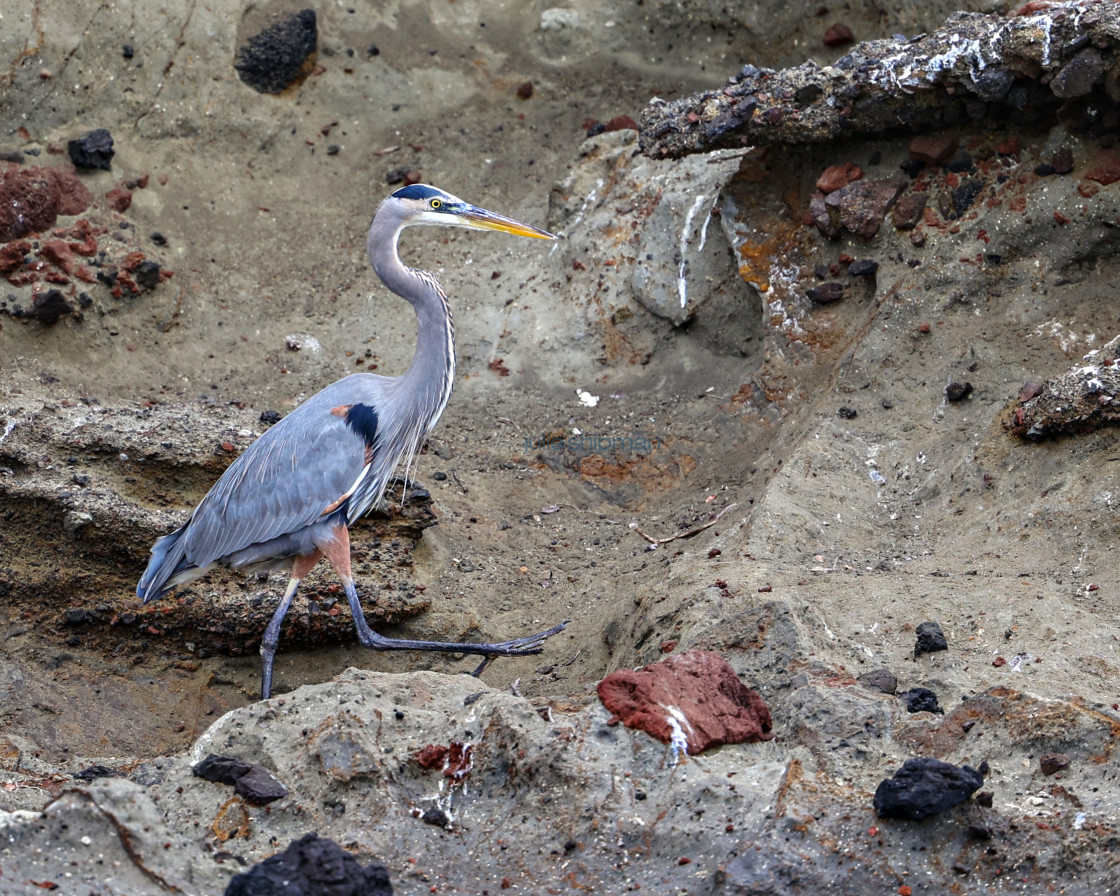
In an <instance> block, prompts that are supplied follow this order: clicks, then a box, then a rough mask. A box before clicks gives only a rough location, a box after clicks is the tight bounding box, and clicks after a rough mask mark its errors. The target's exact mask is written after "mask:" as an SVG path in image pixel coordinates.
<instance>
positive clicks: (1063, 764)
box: [1038, 753, 1069, 775]
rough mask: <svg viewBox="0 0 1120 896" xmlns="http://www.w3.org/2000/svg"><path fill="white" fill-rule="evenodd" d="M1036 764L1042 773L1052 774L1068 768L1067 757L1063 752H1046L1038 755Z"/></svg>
mask: <svg viewBox="0 0 1120 896" xmlns="http://www.w3.org/2000/svg"><path fill="white" fill-rule="evenodd" d="M1038 765H1039V768H1041V769H1042V773H1043V774H1044V775H1052V774H1054V773H1055V772H1060V771H1061V770H1062V769H1063V768H1069V757H1068V756H1067V755H1066V754H1065V753H1047V754H1046V755H1044V756H1041V757H1039V760H1038Z"/></svg>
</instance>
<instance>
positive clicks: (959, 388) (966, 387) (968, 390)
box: [945, 382, 972, 401]
mask: <svg viewBox="0 0 1120 896" xmlns="http://www.w3.org/2000/svg"><path fill="white" fill-rule="evenodd" d="M971 394H972V383H956V382H953V383H949V385H948V386H946V387H945V397H946V398H948V399H949V401H963V400H964V399H966V398H968V396H969V395H971Z"/></svg>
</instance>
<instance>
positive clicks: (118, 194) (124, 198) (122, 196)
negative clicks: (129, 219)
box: [105, 183, 132, 212]
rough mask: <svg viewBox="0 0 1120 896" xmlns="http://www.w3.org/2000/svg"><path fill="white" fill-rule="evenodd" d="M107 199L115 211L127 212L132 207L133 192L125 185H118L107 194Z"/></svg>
mask: <svg viewBox="0 0 1120 896" xmlns="http://www.w3.org/2000/svg"><path fill="white" fill-rule="evenodd" d="M105 198H106V199H108V200H109V207H110V208H111V209H112V210H113V211H115V212H126V211H128V207H129V206H130V205H132V190H130V189H129V188H128V187H126V186H125V185H124V184H123V183H121V184H117V185H116V186H115V187H113V189H111V190H110V191H109V192H108V193H106V194H105Z"/></svg>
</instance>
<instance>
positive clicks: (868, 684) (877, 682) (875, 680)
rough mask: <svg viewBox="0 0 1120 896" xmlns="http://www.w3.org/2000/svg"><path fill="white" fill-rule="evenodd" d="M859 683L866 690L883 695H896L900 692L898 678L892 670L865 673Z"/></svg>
mask: <svg viewBox="0 0 1120 896" xmlns="http://www.w3.org/2000/svg"><path fill="white" fill-rule="evenodd" d="M858 681H859V683H860V684H862V685H863V686H864V687H865V688H869V689H870V690H872V691H879V692H881V693H883V694H894V693H895V691H897V690H898V677H897V676H896V675H895V674H894V673H893V672H891V671H890V669H874V670H872V671H871V672H864V673H863V674H862V675H861V676H860V677H859V679H858Z"/></svg>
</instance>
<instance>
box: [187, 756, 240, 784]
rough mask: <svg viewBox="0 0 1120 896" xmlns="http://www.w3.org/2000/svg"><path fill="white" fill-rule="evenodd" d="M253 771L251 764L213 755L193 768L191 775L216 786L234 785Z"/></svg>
mask: <svg viewBox="0 0 1120 896" xmlns="http://www.w3.org/2000/svg"><path fill="white" fill-rule="evenodd" d="M252 770H253V766H252V764H251V763H248V762H244V761H243V760H241V759H234V758H232V757H230V756H215V755H214V754H213V753H211V754H210V755H209V756H207V757H206V758H205V759H203V760H202V761H201V762H199V763H198V764H197V765H195V766H192V768H191V774H192V775H194V776H195V777H196V778H202V780H203V781H213V782H214V783H215V784H234V783H236V782H237V779H238V778H240V777H241V776H242V775H247V774H249V772H251V771H252Z"/></svg>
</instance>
